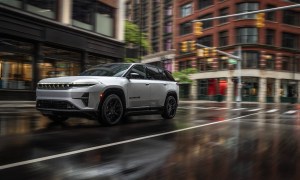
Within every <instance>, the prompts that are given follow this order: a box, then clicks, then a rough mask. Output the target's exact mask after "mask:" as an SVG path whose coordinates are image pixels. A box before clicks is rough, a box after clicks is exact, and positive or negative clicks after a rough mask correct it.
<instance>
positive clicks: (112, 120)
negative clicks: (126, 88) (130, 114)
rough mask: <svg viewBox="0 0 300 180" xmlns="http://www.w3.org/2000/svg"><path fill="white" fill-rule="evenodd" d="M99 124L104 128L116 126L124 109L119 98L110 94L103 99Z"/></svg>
mask: <svg viewBox="0 0 300 180" xmlns="http://www.w3.org/2000/svg"><path fill="white" fill-rule="evenodd" d="M100 111H101V112H100V117H99V118H100V119H99V121H100V123H102V124H104V125H106V126H112V125H115V124H118V123H119V122H120V121H121V119H122V117H123V114H124V108H123V104H122V101H121V99H120V97H119V96H118V95H116V94H110V95H108V96H107V97H106V98H105V99H104V102H103V104H102V106H101V108H100Z"/></svg>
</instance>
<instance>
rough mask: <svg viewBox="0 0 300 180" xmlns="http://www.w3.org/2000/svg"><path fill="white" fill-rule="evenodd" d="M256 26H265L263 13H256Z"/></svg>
mask: <svg viewBox="0 0 300 180" xmlns="http://www.w3.org/2000/svg"><path fill="white" fill-rule="evenodd" d="M256 27H258V28H262V27H265V13H257V14H256Z"/></svg>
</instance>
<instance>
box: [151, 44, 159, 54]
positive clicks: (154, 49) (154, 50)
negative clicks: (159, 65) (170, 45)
mask: <svg viewBox="0 0 300 180" xmlns="http://www.w3.org/2000/svg"><path fill="white" fill-rule="evenodd" d="M152 49H153V52H154V53H156V52H159V47H158V43H156V42H155V43H152Z"/></svg>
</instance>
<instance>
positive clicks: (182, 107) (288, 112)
mask: <svg viewBox="0 0 300 180" xmlns="http://www.w3.org/2000/svg"><path fill="white" fill-rule="evenodd" d="M178 108H179V109H187V110H189V109H199V110H200V109H203V110H216V111H220V110H229V111H242V110H247V111H248V112H255V111H260V110H262V109H263V108H255V109H249V108H236V109H230V108H226V107H191V106H181V107H178ZM265 111H266V113H275V112H277V111H279V109H269V110H265ZM297 112H298V110H288V111H286V112H284V113H283V114H287V115H292V114H295V113H297Z"/></svg>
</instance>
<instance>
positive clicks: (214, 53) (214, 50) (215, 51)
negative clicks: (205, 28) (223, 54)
mask: <svg viewBox="0 0 300 180" xmlns="http://www.w3.org/2000/svg"><path fill="white" fill-rule="evenodd" d="M211 56H213V57H215V56H217V48H216V47H213V48H212V49H211Z"/></svg>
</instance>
